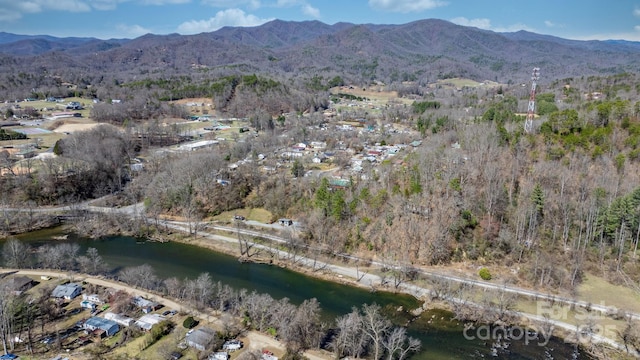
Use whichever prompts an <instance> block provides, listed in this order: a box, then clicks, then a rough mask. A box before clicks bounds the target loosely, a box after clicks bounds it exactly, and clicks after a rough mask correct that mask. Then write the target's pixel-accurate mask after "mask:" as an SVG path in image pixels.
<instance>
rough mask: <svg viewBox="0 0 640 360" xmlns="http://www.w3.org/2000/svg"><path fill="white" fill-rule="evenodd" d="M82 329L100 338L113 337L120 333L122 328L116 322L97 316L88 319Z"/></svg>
mask: <svg viewBox="0 0 640 360" xmlns="http://www.w3.org/2000/svg"><path fill="white" fill-rule="evenodd" d="M82 327H83V328H84V329H85V330H87V331H88V332H91V333H94V334H95V335H97V336H99V337H108V336H112V335H115V334H116V333H117V332H118V331H120V326H119V325H118V323H116V322H115V321H113V320H109V319H105V318H101V317H97V316H94V317H92V318H89V319H87V321H85V322H84V324H83V325H82Z"/></svg>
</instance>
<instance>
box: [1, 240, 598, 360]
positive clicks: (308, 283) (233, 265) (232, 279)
mask: <svg viewBox="0 0 640 360" xmlns="http://www.w3.org/2000/svg"><path fill="white" fill-rule="evenodd" d="M59 231H60V230H59V229H48V230H42V231H36V232H32V233H28V234H23V235H21V236H19V238H20V239H21V240H23V241H25V242H27V243H29V244H30V245H31V246H33V247H36V246H39V245H43V244H50V243H51V242H52V241H57V242H59V241H61V240H53V239H52V236H54V235H56V234H59ZM63 241H67V242H74V243H77V244H79V245H80V246H81V251H82V252H84V251H85V250H86V249H87V248H88V247H94V248H96V249H98V251H99V253H100V255H101V256H102V257H103V259H104V260H105V261H106V262H107V263H108V265H109V267H110V269H111V270H112V271H113V272H117V271H118V270H119V269H122V268H123V267H127V266H137V265H142V264H149V265H151V266H153V268H154V269H155V271H156V273H157V275H158V276H159V277H161V278H167V277H171V276H176V277H178V278H185V277H189V278H194V277H196V276H198V275H199V274H201V273H203V272H208V273H209V274H210V275H211V277H212V279H213V280H214V281H222V282H223V283H226V284H229V285H231V286H232V287H234V288H236V289H241V288H246V289H248V290H256V291H258V292H262V293H268V294H270V295H271V296H272V297H274V298H283V297H287V298H289V299H290V300H291V302H292V303H295V304H299V303H301V302H302V301H303V300H305V299H309V298H316V299H318V301H319V302H320V305H321V307H322V309H323V312H324V313H323V316H324V318H325V319H327V320H328V321H330V320H331V319H333V318H335V317H336V316H339V315H342V314H346V313H348V312H349V311H351V308H352V307H354V306H356V307H360V306H361V305H362V304H365V303H368V304H371V303H377V304H379V305H381V306H382V307H383V308H384V309H385V313H386V314H387V315H388V316H391V317H393V318H394V321H395V322H396V323H398V324H406V323H407V321H408V320H409V319H410V316H409V315H408V314H407V313H403V312H398V311H397V309H398V308H399V307H402V308H403V309H414V308H417V307H419V306H420V303H419V302H418V301H417V300H416V299H415V298H413V297H411V296H407V295H398V294H392V293H387V292H380V291H379V292H371V291H368V290H366V289H361V288H356V287H352V286H347V285H342V284H338V283H333V282H329V281H325V280H320V279H317V278H313V277H308V276H306V275H303V274H299V273H296V272H293V271H290V270H287V269H283V268H280V267H277V266H271V265H265V264H255V263H241V262H239V261H238V260H237V258H235V257H233V256H229V255H226V254H222V253H218V252H215V251H211V250H208V249H203V248H200V247H196V246H193V245H188V244H182V243H175V242H168V243H158V242H145V241H140V240H136V239H134V238H130V237H123V236H114V237H108V238H104V239H100V240H91V239H85V238H78V237H74V236H73V235H70V236H69V238H68V239H67V240H63ZM1 245H2V244H1V243H0V246H1ZM408 329H409V332H410V335H411V336H414V337H417V338H419V339H420V340H421V341H422V350H421V351H420V352H419V353H417V354H415V355H413V356H412V357H411V359H412V360H413V359H436V360H438V359H482V358H495V359H582V358H587V357H585V356H584V355H582V354H580V353H578V352H576V351H575V350H574V347H573V346H572V345H570V344H565V343H564V342H563V341H562V340H561V339H557V338H553V339H552V341H551V342H550V343H549V344H548V345H547V346H544V347H543V346H538V345H537V343H532V344H529V345H525V344H524V342H522V341H512V342H510V346H509V347H508V349H506V350H500V351H498V353H497V354H492V353H491V345H492V343H493V342H492V341H482V340H479V339H475V340H467V339H466V338H465V336H463V330H464V328H463V326H462V324H460V323H459V322H457V321H456V320H452V314H451V313H449V312H447V311H444V310H438V309H435V310H430V311H426V312H425V313H423V314H422V315H421V316H420V317H418V318H416V319H411V322H410V323H409V325H408ZM471 334H473V333H471ZM496 355H497V356H496Z"/></svg>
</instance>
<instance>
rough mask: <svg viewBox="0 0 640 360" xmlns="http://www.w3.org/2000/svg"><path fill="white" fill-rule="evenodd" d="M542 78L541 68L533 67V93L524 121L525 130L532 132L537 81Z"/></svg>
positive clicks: (530, 96)
mask: <svg viewBox="0 0 640 360" xmlns="http://www.w3.org/2000/svg"><path fill="white" fill-rule="evenodd" d="M539 78H540V68H533V73H532V74H531V93H530V94H529V107H528V108H527V119H526V120H525V121H524V131H525V132H527V133H530V132H531V131H532V130H533V114H534V113H535V111H536V86H537V84H536V81H538V79H539Z"/></svg>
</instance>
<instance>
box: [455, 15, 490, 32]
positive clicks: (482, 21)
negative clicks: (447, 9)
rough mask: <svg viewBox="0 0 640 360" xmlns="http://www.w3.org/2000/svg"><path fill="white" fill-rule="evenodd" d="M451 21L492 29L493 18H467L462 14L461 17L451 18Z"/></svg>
mask: <svg viewBox="0 0 640 360" xmlns="http://www.w3.org/2000/svg"><path fill="white" fill-rule="evenodd" d="M451 22H452V23H454V24H458V25H462V26H473V27H477V28H478V29H485V30H489V29H491V20H489V19H485V18H478V19H467V18H466V17H462V16H460V17H457V18H453V19H451Z"/></svg>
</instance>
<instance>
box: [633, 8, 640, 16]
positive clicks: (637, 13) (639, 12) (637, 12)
mask: <svg viewBox="0 0 640 360" xmlns="http://www.w3.org/2000/svg"><path fill="white" fill-rule="evenodd" d="M633 16H635V17H640V8H635V9H633Z"/></svg>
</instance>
